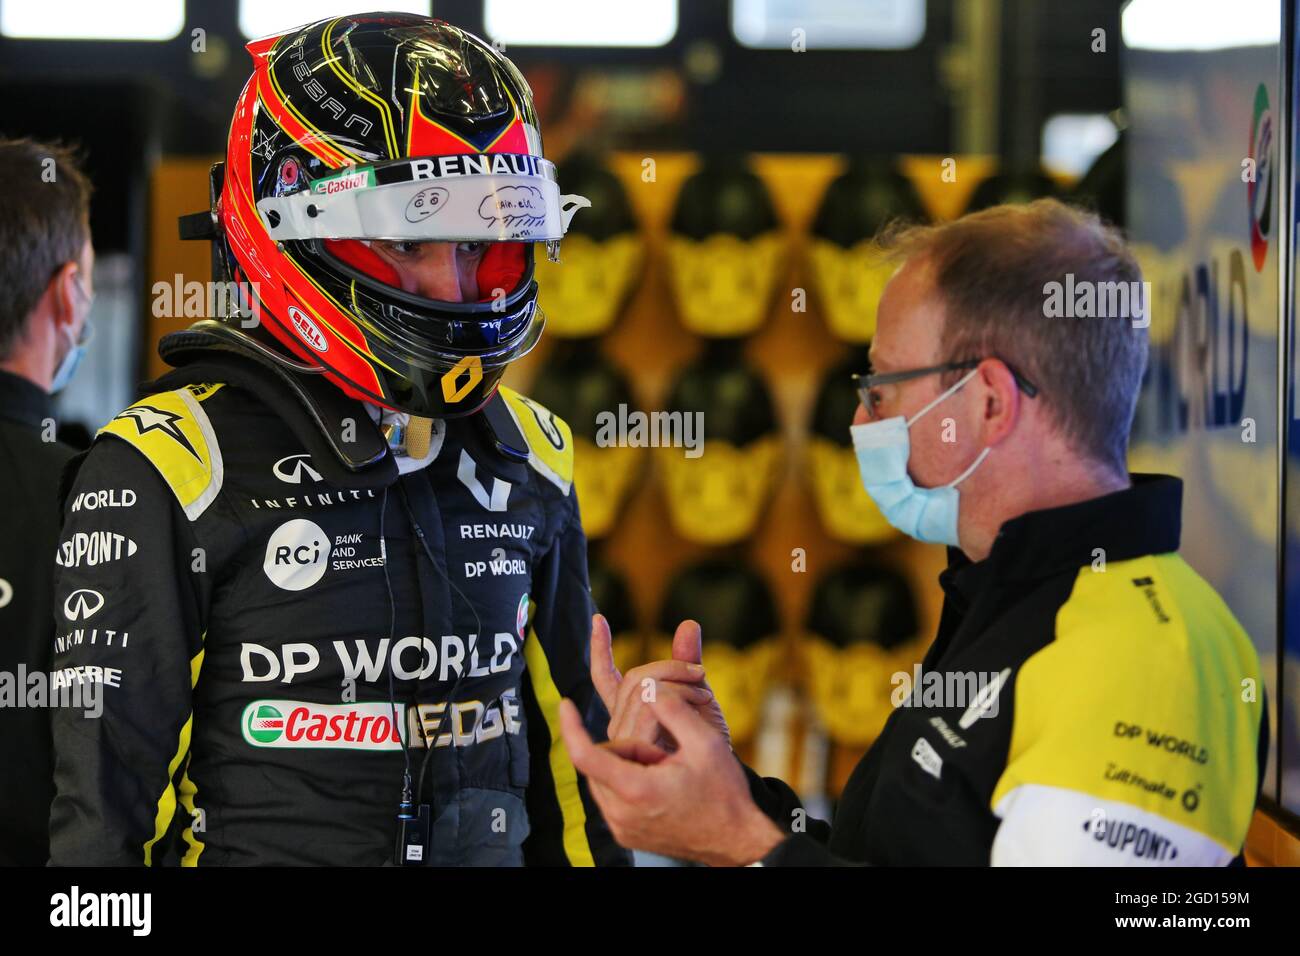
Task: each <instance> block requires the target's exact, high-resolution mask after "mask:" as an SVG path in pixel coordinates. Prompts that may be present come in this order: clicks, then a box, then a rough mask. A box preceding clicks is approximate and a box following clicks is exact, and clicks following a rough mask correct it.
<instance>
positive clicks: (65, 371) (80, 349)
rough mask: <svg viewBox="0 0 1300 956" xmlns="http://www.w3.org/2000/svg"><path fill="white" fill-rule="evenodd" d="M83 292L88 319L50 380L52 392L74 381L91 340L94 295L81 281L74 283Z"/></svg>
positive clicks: (55, 393) (52, 393) (54, 393)
mask: <svg viewBox="0 0 1300 956" xmlns="http://www.w3.org/2000/svg"><path fill="white" fill-rule="evenodd" d="M74 284H75V285H76V286H77V288H78V289H80V290H81V294H82V295H84V296H85V297H86V321H85V322H83V323H81V335H80V336H79V337H78V338H76V339H75V340H73V342H72V346H71V347H70V348H69V349H68V351H67V354H65V355H64V356H63V360H62V361H61V362H59V367H58V368H57V369H56V370H55V372H54V378H53V379H52V380H51V381H50V394H51V395H57V394H58V393H59V392H61V391H63V390H64V389H65V388H67V387H68V383H69V382H71V381H72V376H73V375H75V374H76V372H77V366H78V365H80V364H81V360H82V358H84V357H85V355H86V343H87V342H89V341H90V306H91V303H93V302H94V296H92V295H91V294H90V293H89V292H87V291H86V287H85V286H83V285H82V284H81V283H79V282H78V283H74Z"/></svg>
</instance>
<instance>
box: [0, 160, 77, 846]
mask: <svg viewBox="0 0 1300 956" xmlns="http://www.w3.org/2000/svg"><path fill="white" fill-rule="evenodd" d="M90 192H91V188H90V181H89V180H88V179H87V178H86V176H85V174H84V173H83V172H82V171H81V170H80V169H79V168H78V164H77V159H76V157H75V156H74V155H73V153H72V152H71V151H70V150H68V149H66V148H64V147H61V146H55V145H51V144H47V143H40V142H37V141H35V140H30V139H8V140H0V526H2V527H3V528H4V529H5V530H4V534H3V535H0V671H2V672H4V673H5V674H7V675H12V676H10V677H9V678H8V679H9V680H10V681H13V683H11V684H10V686H11V687H12V688H13V689H14V693H15V694H16V695H23V694H24V693H25V692H26V690H27V683H26V681H25V680H24V679H22V675H24V674H33V673H35V672H37V671H42V672H47V673H48V671H49V669H50V665H51V658H52V656H53V643H54V641H53V635H54V630H53V620H52V618H51V617H50V604H51V601H52V598H53V582H52V572H53V570H54V565H53V563H52V561H51V560H50V559H51V558H52V557H53V555H54V553H55V550H56V547H57V545H58V535H59V510H58V487H59V475H60V473H61V471H62V469H63V466H64V464H65V463H66V462H67V460H68V459H69V458H70V457H71V456H72V454H73V450H72V449H71V448H69V447H67V446H66V445H63V444H60V443H59V442H58V441H57V440H56V439H55V433H56V424H55V421H54V408H53V402H52V398H51V396H52V395H54V394H55V393H57V392H58V391H59V390H60V389H62V388H63V387H64V386H66V385H67V384H68V382H69V381H70V380H71V378H72V375H73V373H74V372H75V371H76V368H77V363H78V362H79V361H80V359H81V356H82V354H83V353H84V352H85V348H86V341H87V339H88V337H89V333H90V324H89V315H90V303H91V299H92V297H93V295H94V291H93V287H92V280H91V271H92V266H93V264H94V259H95V251H94V249H93V247H92V246H91V241H90ZM49 717H50V715H49V711H48V710H47V709H45V708H41V707H36V708H33V707H26V706H18V700H17V699H16V698H14V699H8V697H7V696H5V697H0V767H3V768H4V769H3V783H0V864H3V865H6V866H43V865H44V864H45V861H46V859H47V858H48V856H49V825H48V824H49V816H50V801H51V799H52V798H53V795H54V781H53V764H52V759H51V754H52V748H51V743H50V720H49Z"/></svg>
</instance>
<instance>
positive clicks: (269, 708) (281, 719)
mask: <svg viewBox="0 0 1300 956" xmlns="http://www.w3.org/2000/svg"><path fill="white" fill-rule="evenodd" d="M404 714H405V706H404V705H403V704H389V703H385V702H373V703H362V704H313V703H309V702H307V701H298V700H255V701H253V702H252V703H251V704H249V705H248V706H247V707H245V708H244V716H243V719H242V720H241V721H240V723H241V724H242V730H243V733H244V740H246V741H247V742H248V743H250V744H252V745H253V746H254V747H289V748H298V749H317V750H321V749H329V750H401V749H402V738H401V736H400V733H399V731H398V728H399V727H400V726H401V723H402V718H403V716H404ZM394 718H396V719H394Z"/></svg>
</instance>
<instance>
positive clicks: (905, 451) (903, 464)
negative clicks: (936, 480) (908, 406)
mask: <svg viewBox="0 0 1300 956" xmlns="http://www.w3.org/2000/svg"><path fill="white" fill-rule="evenodd" d="M975 372H976V370H975V369H972V370H971V371H970V372H968V373H967V374H966V375H964V376H963V377H962V378H961V379H960V380H959V381H958V382H957V383H956V384H954V385H953V386H952V387H951V388H949V389H948V390H947V391H945V392H944V393H943V394H941V395H939V396H938V397H937V398H935V399H934V400H933V401H931V402H930V403H929V404H928V405H926V406H925V407H924V408H922V409H921V410H920V411H919V412H917V413H916V414H915V415H913V416H912V417H911V418H910V419H907V418H904V417H903V416H902V415H896V416H894V417H893V418H886V419H882V420H881V421H876V422H867V423H865V424H862V425H854V426H852V427H851V428H850V433H851V434H852V435H853V451H854V453H855V454H856V456H857V459H858V472H859V474H860V475H861V476H862V484H863V485H864V486H865V487H866V489H867V494H869V495H870V496H871V499H872V501H874V502H875V503H876V507H878V508H879V509H880V512H881V514H883V515H884V516H885V520H886V521H888V522H889V523H890V524H892V525H893V526H894V527H895V528H897V529H898V530H899V531H901V532H903V533H904V534H906V535H908V536H909V537H913V538H916V539H918V540H920V541H929V542H933V543H935V544H946V545H949V546H950V547H954V548H955V547H957V546H958V542H957V512H958V502H959V498H958V493H957V485H959V484H961V482H963V481H965V480H966V479H967V478H969V477H970V476H971V474H972V473H973V472H974V471H975V469H976V468H978V467H979V466H980V464H981V463H983V461H984V459H985V457H987V456H988V453H989V452H990V451H992V450H993V449H992V447H989V448H985V449H984V450H983V451H981V452H980V453H979V455H978V456H976V458H975V460H974V461H973V462H971V464H970V467H969V468H967V469H966V470H965V471H963V472H962V473H961V474H960V475H958V476H957V477H956V478H954V479H953V480H952V481H950V482H948V484H946V485H941V486H939V487H938V488H918V487H916V485H915V484H913V482H912V478H911V476H910V475H909V474H908V473H907V460H908V457H909V456H910V454H911V440H910V437H909V434H908V429H910V428H911V427H912V425H913V424H915V423H916V421H917V419H919V418H920V417H921V416H922V415H924V414H926V413H927V412H928V411H930V409H932V408H934V407H935V406H936V405H938V404H939V403H940V402H942V401H943V400H944V399H946V398H948V397H949V396H950V395H953V394H954V393H955V392H956V391H957V390H958V389H960V388H961V387H962V386H963V385H965V384H966V383H967V382H969V381H970V380H971V378H972V376H974V375H975Z"/></svg>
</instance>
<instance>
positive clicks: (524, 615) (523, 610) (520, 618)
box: [515, 594, 528, 641]
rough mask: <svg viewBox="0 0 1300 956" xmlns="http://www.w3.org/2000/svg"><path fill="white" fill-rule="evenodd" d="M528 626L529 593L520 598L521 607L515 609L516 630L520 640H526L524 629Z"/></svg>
mask: <svg viewBox="0 0 1300 956" xmlns="http://www.w3.org/2000/svg"><path fill="white" fill-rule="evenodd" d="M527 627H528V595H527V594H525V595H524V596H523V597H521V598H520V599H519V607H518V608H517V609H516V610H515V632H516V633H518V635H519V640H520V641H523V640H524V629H525V628H527Z"/></svg>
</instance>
